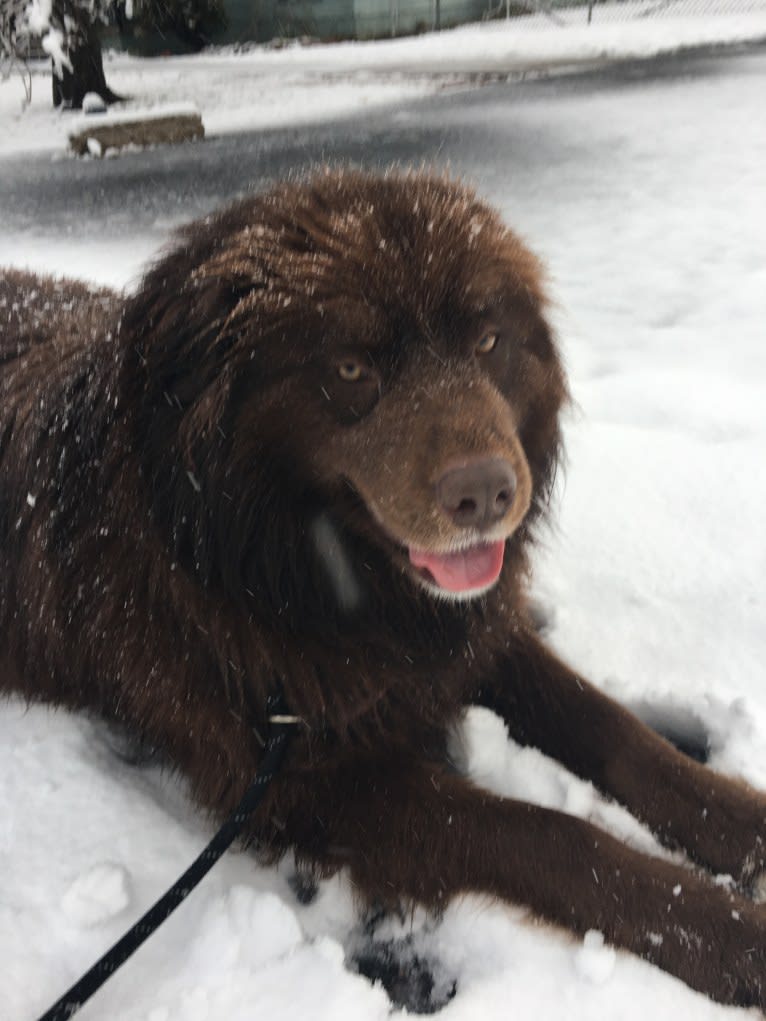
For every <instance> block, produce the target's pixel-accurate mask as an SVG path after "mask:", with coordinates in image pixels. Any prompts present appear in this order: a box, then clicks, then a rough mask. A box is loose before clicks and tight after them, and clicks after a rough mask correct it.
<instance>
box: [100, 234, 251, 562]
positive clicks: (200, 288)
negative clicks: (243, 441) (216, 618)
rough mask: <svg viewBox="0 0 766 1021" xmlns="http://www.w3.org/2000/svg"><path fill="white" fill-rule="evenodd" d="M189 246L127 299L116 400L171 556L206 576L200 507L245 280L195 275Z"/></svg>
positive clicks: (227, 396) (198, 253) (198, 258)
mask: <svg viewBox="0 0 766 1021" xmlns="http://www.w3.org/2000/svg"><path fill="white" fill-rule="evenodd" d="M197 248H199V249H200V250H197ZM197 248H195V246H194V245H193V243H190V244H187V245H183V244H182V245H180V246H179V247H178V248H176V249H175V250H174V251H173V252H171V253H170V254H169V255H167V256H166V257H165V258H164V259H163V260H162V261H161V262H160V263H158V264H157V266H155V267H154V268H153V269H152V270H151V271H150V272H149V273H148V274H147V275H146V277H145V278H144V281H143V283H142V285H141V287H140V288H139V290H138V292H137V293H136V294H135V295H134V296H132V297H131V298H129V299H128V301H127V302H126V305H125V309H124V314H123V317H122V321H121V324H120V334H119V342H120V351H119V356H120V358H121V367H120V394H119V396H120V402H121V406H122V408H123V412H124V414H125V416H126V418H128V421H127V422H126V426H127V429H128V434H129V435H130V437H131V442H132V446H133V450H134V453H135V454H136V456H137V458H138V461H139V464H140V468H141V472H142V475H143V477H144V479H145V482H146V484H147V486H148V487H149V490H150V502H151V505H152V509H153V514H154V517H155V520H156V521H157V523H158V525H159V526H160V527H162V529H163V532H164V534H165V536H166V541H168V543H169V545H170V546H171V547H172V548H173V550H174V552H175V554H176V555H177V556H178V557H179V559H181V560H184V561H186V562H190V563H192V565H193V566H194V567H195V568H196V569H197V570H198V571H199V572H201V574H202V575H203V576H209V574H210V570H211V565H212V557H213V552H212V549H211V543H212V537H211V535H210V527H209V526H210V521H209V519H210V510H209V506H208V504H209V501H210V494H211V493H212V492H213V490H214V489H215V488H216V485H215V481H214V478H213V476H214V475H215V473H216V466H220V464H221V462H222V461H223V456H222V450H221V446H222V443H223V442H224V438H225V435H226V429H225V422H226V416H227V411H228V409H229V406H230V401H231V394H232V389H233V379H234V377H235V376H236V371H235V365H234V362H235V361H236V359H237V357H238V354H237V348H238V345H237V329H236V326H235V324H234V323H233V322H232V320H231V316H232V312H233V310H234V309H235V308H236V307H237V305H238V304H239V303H240V301H241V300H242V297H243V294H244V293H245V292H246V291H247V292H250V291H252V282H247V283H245V281H244V280H242V279H241V278H237V276H236V275H235V276H230V275H226V274H224V273H220V272H210V273H200V272H198V267H199V266H200V265H204V264H205V262H204V260H205V256H206V255H207V254H208V253H207V252H206V251H205V249H204V245H199V246H197Z"/></svg>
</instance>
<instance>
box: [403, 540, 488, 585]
mask: <svg viewBox="0 0 766 1021" xmlns="http://www.w3.org/2000/svg"><path fill="white" fill-rule="evenodd" d="M504 552H505V542H504V541H503V540H502V539H501V540H499V541H498V542H489V543H485V544H484V545H481V546H472V547H471V548H470V549H466V550H461V552H460V553H426V552H425V551H424V550H416V549H410V550H409V554H410V561H411V562H412V563H413V564H414V566H415V567H425V568H426V570H427V571H428V572H429V573H430V574H431V576H432V577H433V579H434V581H435V582H436V584H437V585H439V586H440V588H444V589H447V591H448V592H468V591H470V590H471V589H475V588H485V587H486V586H487V585H491V584H492V582H494V581H497V578H498V577H499V575H500V571H501V570H502V567H503V553H504Z"/></svg>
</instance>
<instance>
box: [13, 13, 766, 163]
mask: <svg viewBox="0 0 766 1021" xmlns="http://www.w3.org/2000/svg"><path fill="white" fill-rule="evenodd" d="M586 12H587V8H583V7H580V8H576V9H573V10H570V11H566V12H562V13H561V14H557V15H556V20H555V21H554V20H552V19H551V18H550V17H546V16H544V15H536V16H532V17H527V18H521V19H513V20H511V21H504V20H503V21H493V22H488V23H485V24H476V25H467V26H464V27H462V28H458V29H454V30H452V31H445V32H439V33H433V34H430V35H426V36H419V37H416V38H405V39H397V40H388V41H384V42H376V43H342V44H335V45H328V46H299V45H293V46H289V47H287V48H285V49H281V50H273V49H267V48H264V47H255V48H253V49H251V50H250V52H248V53H246V54H235V53H234V52H232V51H230V50H224V51H220V50H219V51H215V52H211V53H207V54H201V55H199V56H193V57H176V58H168V59H165V60H140V59H135V58H131V57H127V56H125V55H124V54H115V53H111V54H108V55H107V60H106V73H107V79H108V81H109V84H110V86H111V87H112V89H114V91H115V92H117V93H118V94H119V95H125V96H130V97H131V99H132V101H133V104H132V105H134V106H135V105H140V106H142V107H143V106H146V105H157V104H162V103H177V102H192V103H194V104H195V105H196V106H197V108H198V109H199V110H200V112H201V114H202V118H203V122H204V124H205V128H206V130H207V132H208V134H213V135H215V134H220V133H222V132H229V131H243V130H247V129H250V128H257V127H280V126H282V125H284V124H285V123H301V122H303V123H305V122H308V121H316V120H327V119H331V118H332V117H337V116H340V115H343V114H347V113H352V112H358V111H359V110H361V109H365V108H374V107H377V106H380V105H385V104H392V103H397V102H401V101H402V100H405V99H412V98H415V97H417V96H420V95H425V94H428V93H431V92H434V91H437V90H439V89H442V88H450V87H452V88H455V87H460V86H461V85H465V81H466V78H467V77H471V76H474V75H486V74H514V73H525V72H535V71H537V70H540V69H551V68H566V67H569V66H571V65H573V64H583V63H587V62H591V63H593V62H600V61H603V60H605V59H615V58H628V57H646V56H650V55H653V54H659V53H668V52H672V51H674V50H676V49H679V48H685V47H694V46H704V45H708V44H716V43H733V42H742V41H747V40H754V39H766V0H736V2H735V3H734V4H733V3H732V2H731V0H627V2H623V3H620V4H612V3H604V4H598V5H597V6H596V7H595V8H594V13H593V23H592V24H590V25H588V24H586V21H585V19H586V17H587V13H586ZM33 72H34V73H33V76H32V102H31V104H30V105H28V106H27V105H25V103H24V90H23V88H22V85H21V82H20V80H19V79H18V77H14V76H11V77H9V78H8V79H7V80H6V81H2V80H0V126H2V131H0V155H2V154H4V153H5V154H8V153H13V152H19V151H35V150H37V151H40V150H54V151H56V150H57V151H60V152H61V151H64V150H65V148H66V144H67V136H68V134H69V132H70V131H71V130H72V126H73V122H74V121H75V120H79V118H75V117H73V116H72V115H71V114H64V115H60V114H58V113H54V112H53V111H52V110H51V108H50V107H51V104H50V91H51V90H50V83H49V80H48V76H47V67H46V66H45V65H37V66H35V67H34V68H33ZM115 109H118V108H115Z"/></svg>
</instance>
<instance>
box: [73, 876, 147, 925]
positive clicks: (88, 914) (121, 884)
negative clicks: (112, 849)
mask: <svg viewBox="0 0 766 1021" xmlns="http://www.w3.org/2000/svg"><path fill="white" fill-rule="evenodd" d="M129 903H130V877H129V875H128V872H127V870H126V869H125V868H123V866H122V865H115V864H113V863H112V862H102V863H100V864H98V865H94V866H93V867H92V868H90V869H88V871H87V872H84V873H83V874H82V875H80V876H78V877H77V879H75V881H74V882H73V883H72V885H71V886H70V887H69V889H68V890H67V891H66V893H65V894H64V896H63V897H62V898H61V909H62V911H63V912H64V914H65V915H66V917H67V919H68V920H69V921H70V922H71V923H72V924H73V925H77V926H81V927H84V928H88V927H90V926H93V925H99V924H100V923H101V922H105V921H106V920H107V919H109V918H113V917H114V916H115V915H118V914H119V913H120V912H121V911H124V910H125V908H126V907H127V906H128V904H129Z"/></svg>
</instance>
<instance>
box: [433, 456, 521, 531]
mask: <svg viewBox="0 0 766 1021" xmlns="http://www.w3.org/2000/svg"><path fill="white" fill-rule="evenodd" d="M515 495H516V473H515V472H514V470H513V466H512V465H511V464H510V463H509V462H508V461H506V460H504V459H503V458H500V457H489V458H485V459H483V460H481V461H473V462H471V463H470V464H467V465H465V466H464V467H462V468H452V469H451V470H450V471H448V472H445V473H444V475H442V477H441V478H440V479H439V481H438V482H437V483H436V499H437V501H438V503H439V506H440V507H441V509H442V510H443V511H445V512H446V513H447V514H448V515H449V517H450V518H452V520H453V521H454V522H455V524H456V525H461V526H462V527H464V528H487V527H488V526H489V525H493V524H494V523H495V522H496V521H499V520H500V519H501V518H502V517H505V515H506V514H507V513H508V511H509V510H510V508H511V504H512V503H513V498H514V496H515Z"/></svg>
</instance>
